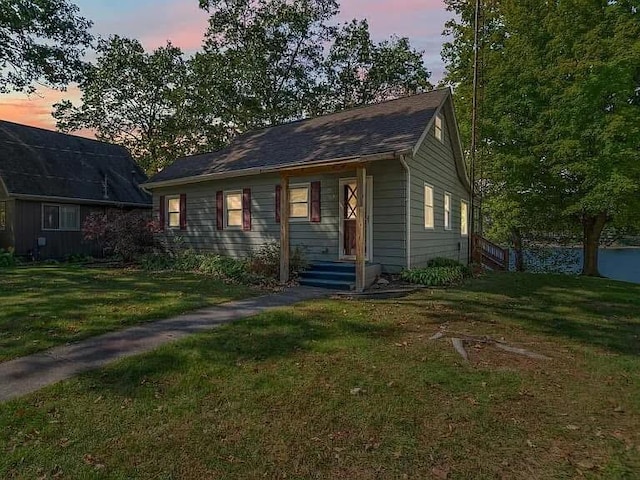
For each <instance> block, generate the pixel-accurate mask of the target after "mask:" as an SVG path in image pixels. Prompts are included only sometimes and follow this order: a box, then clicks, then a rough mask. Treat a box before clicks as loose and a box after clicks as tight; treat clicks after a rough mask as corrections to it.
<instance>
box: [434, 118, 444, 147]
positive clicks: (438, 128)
mask: <svg viewBox="0 0 640 480" xmlns="http://www.w3.org/2000/svg"><path fill="white" fill-rule="evenodd" d="M435 136H436V138H437V139H438V140H440V141H441V142H442V139H443V136H442V115H441V114H438V115H436V127H435Z"/></svg>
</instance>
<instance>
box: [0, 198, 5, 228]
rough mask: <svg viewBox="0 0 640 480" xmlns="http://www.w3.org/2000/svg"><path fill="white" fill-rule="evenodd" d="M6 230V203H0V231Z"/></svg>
mask: <svg viewBox="0 0 640 480" xmlns="http://www.w3.org/2000/svg"><path fill="white" fill-rule="evenodd" d="M5 228H7V202H0V230H4V229H5Z"/></svg>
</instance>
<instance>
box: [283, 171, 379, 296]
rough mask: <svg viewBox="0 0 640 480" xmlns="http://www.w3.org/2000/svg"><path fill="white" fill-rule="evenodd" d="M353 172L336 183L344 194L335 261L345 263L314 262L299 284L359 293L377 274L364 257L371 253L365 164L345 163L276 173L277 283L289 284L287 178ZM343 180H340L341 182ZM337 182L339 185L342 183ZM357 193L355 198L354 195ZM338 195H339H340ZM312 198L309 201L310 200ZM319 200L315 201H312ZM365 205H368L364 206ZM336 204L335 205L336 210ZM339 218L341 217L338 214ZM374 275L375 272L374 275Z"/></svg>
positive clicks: (288, 203) (289, 207)
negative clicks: (278, 260) (277, 183)
mask: <svg viewBox="0 0 640 480" xmlns="http://www.w3.org/2000/svg"><path fill="white" fill-rule="evenodd" d="M354 171H355V179H354V181H351V182H349V183H345V184H343V183H340V191H341V192H342V190H343V187H346V189H345V191H349V192H350V193H349V194H348V195H343V196H341V197H340V203H341V204H343V203H344V204H346V205H347V206H348V208H345V209H344V210H345V212H347V213H345V215H346V216H345V217H343V218H341V220H340V233H339V237H338V238H336V240H337V241H339V242H340V248H339V251H340V254H339V256H338V257H336V260H349V261H348V262H344V263H341V262H318V263H316V264H312V267H314V268H312V269H311V270H310V271H308V272H307V273H306V277H305V278H303V281H304V280H306V281H308V282H313V284H314V286H322V285H324V286H337V287H338V288H342V289H349V290H351V289H355V290H356V291H359V292H361V291H363V290H364V289H365V288H366V287H367V286H369V285H371V283H373V280H374V279H375V276H377V275H379V274H380V270H381V267H380V265H378V266H377V268H376V266H375V265H373V264H371V268H367V260H369V258H367V257H368V254H369V256H370V254H371V246H370V245H369V246H368V244H367V241H368V240H369V242H371V238H372V237H371V235H372V232H371V229H370V228H369V231H368V232H367V230H368V229H367V223H368V221H367V219H368V218H370V216H369V217H368V215H370V213H371V212H369V211H368V209H369V210H371V209H372V208H371V206H370V205H371V202H370V200H371V198H372V197H371V198H367V197H368V196H370V195H372V192H370V191H369V192H368V191H367V190H368V188H367V184H368V183H369V184H370V183H371V180H370V179H369V180H368V179H367V164H366V163H361V162H349V163H348V164H337V165H327V166H324V167H318V166H315V167H312V168H298V169H295V170H285V171H282V172H281V173H280V187H279V191H280V195H279V196H280V198H279V205H280V215H279V217H280V281H281V282H282V283H286V282H288V281H289V277H290V273H289V265H290V254H291V231H290V230H291V228H290V227H291V220H290V209H291V202H290V179H292V178H300V177H308V176H312V175H317V174H328V173H338V174H342V173H344V174H346V173H348V172H354ZM343 180H344V179H343ZM343 180H341V182H342V181H343ZM355 192H357V195H356V194H355ZM341 195H342V193H341ZM313 200H314V199H312V201H313ZM316 200H319V199H316ZM368 205H369V206H368ZM337 206H338V205H336V207H337ZM341 215H342V214H341ZM376 272H377V273H376Z"/></svg>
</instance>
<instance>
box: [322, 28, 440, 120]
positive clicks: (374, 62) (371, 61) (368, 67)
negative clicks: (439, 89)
mask: <svg viewBox="0 0 640 480" xmlns="http://www.w3.org/2000/svg"><path fill="white" fill-rule="evenodd" d="M323 70H324V71H323V75H322V77H323V81H322V82H321V84H320V87H319V90H318V91H319V95H318V96H319V97H320V99H321V100H322V101H321V102H316V103H315V104H314V105H316V106H320V107H321V108H322V109H324V111H335V110H342V109H345V108H351V107H354V106H358V105H365V104H369V103H375V102H380V101H384V100H388V99H390V98H397V97H400V96H404V95H409V94H413V93H417V92H419V91H424V90H430V89H431V88H433V86H432V85H431V83H430V82H429V77H430V76H431V75H430V73H429V72H428V71H427V69H426V68H425V66H424V62H423V59H422V52H419V51H417V50H414V49H412V48H411V45H410V43H409V39H408V38H406V37H395V36H394V37H391V39H389V40H385V41H383V42H381V43H378V44H376V43H374V42H373V41H372V40H371V35H370V33H369V24H368V22H367V21H366V20H361V21H358V20H353V21H351V22H350V23H347V24H346V25H344V26H342V27H341V28H339V29H337V30H336V31H335V35H334V37H333V43H332V45H331V47H330V49H329V53H328V55H327V58H326V59H325V61H324V68H323Z"/></svg>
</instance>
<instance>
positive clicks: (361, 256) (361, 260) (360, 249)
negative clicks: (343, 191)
mask: <svg viewBox="0 0 640 480" xmlns="http://www.w3.org/2000/svg"><path fill="white" fill-rule="evenodd" d="M366 185H367V169H366V167H358V169H357V171H356V192H357V194H358V195H357V203H356V291H358V292H362V291H364V288H365V277H366V265H365V256H366V253H365V244H366V232H365V225H366V223H367V221H366V218H367V211H366V210H367V207H366V205H367V199H366V198H365V197H366V195H367V193H368V192H367V186H366Z"/></svg>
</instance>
